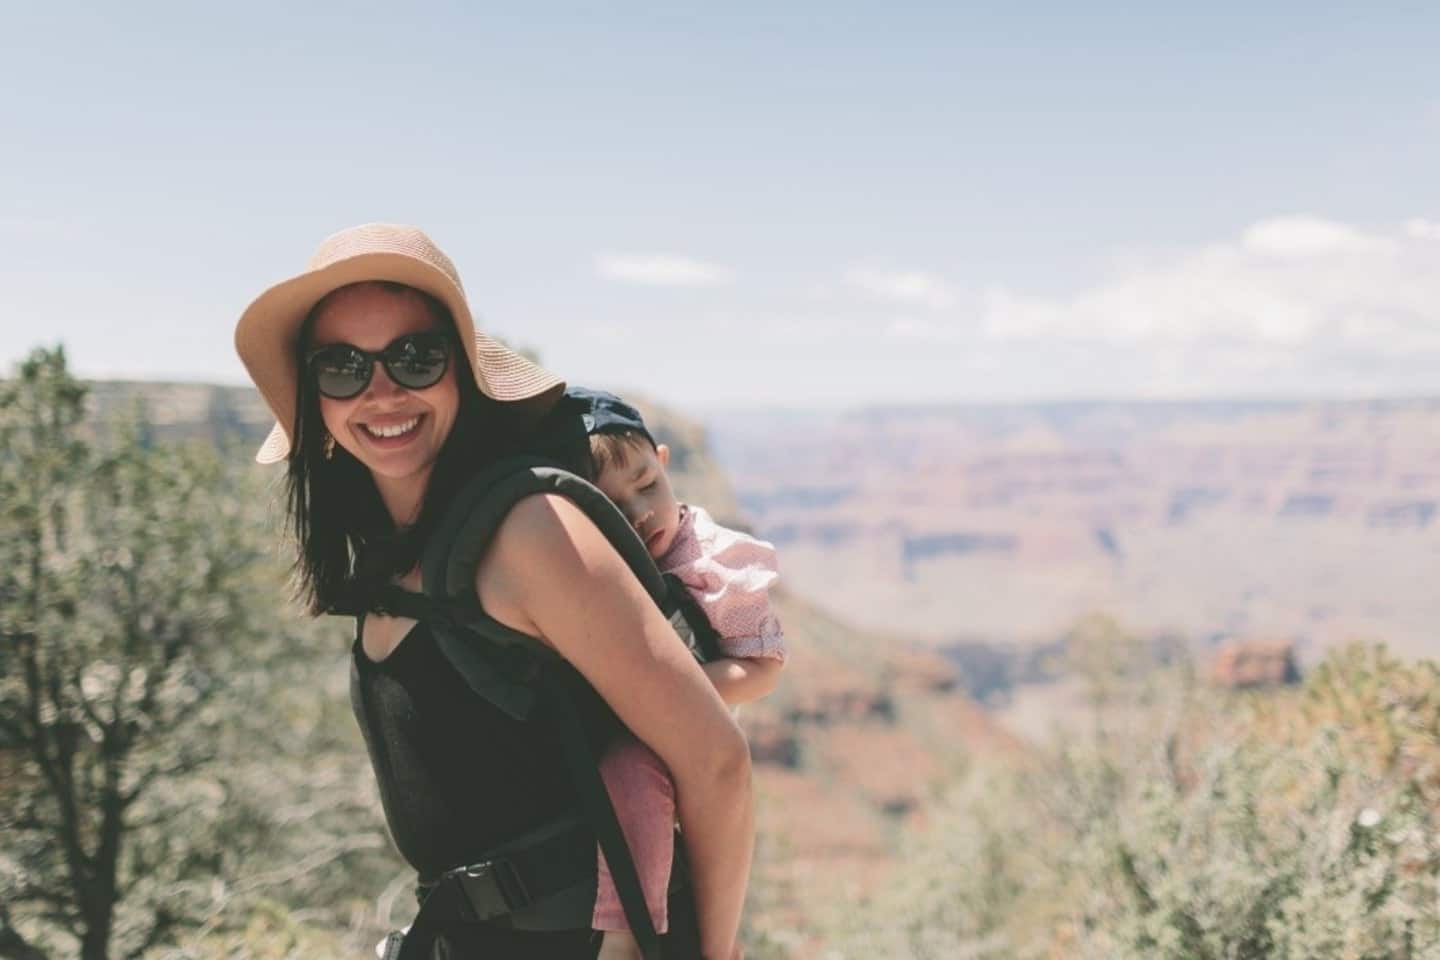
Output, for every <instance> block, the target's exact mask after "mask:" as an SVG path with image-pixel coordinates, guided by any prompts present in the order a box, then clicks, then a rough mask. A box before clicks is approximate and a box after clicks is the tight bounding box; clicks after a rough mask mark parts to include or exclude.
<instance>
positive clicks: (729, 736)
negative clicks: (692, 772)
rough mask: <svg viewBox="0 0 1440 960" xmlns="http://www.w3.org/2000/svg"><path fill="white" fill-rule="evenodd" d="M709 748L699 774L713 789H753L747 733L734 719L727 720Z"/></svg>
mask: <svg viewBox="0 0 1440 960" xmlns="http://www.w3.org/2000/svg"><path fill="white" fill-rule="evenodd" d="M722 730H723V731H724V732H723V733H720V734H719V735H717V736H716V737H715V738H714V740H713V742H712V743H711V745H710V749H709V750H707V751H706V762H705V764H704V769H703V770H702V771H699V772H700V775H701V776H702V777H703V778H704V779H705V780H706V781H707V783H708V784H709V785H710V787H709V788H710V789H712V790H713V789H719V790H733V791H748V790H749V789H750V745H749V744H748V743H747V742H746V741H745V734H744V733H743V732H741V730H740V727H739V725H738V724H736V723H735V722H734V721H733V720H732V721H731V722H730V723H728V724H726V725H725V726H724V727H723V728H722Z"/></svg>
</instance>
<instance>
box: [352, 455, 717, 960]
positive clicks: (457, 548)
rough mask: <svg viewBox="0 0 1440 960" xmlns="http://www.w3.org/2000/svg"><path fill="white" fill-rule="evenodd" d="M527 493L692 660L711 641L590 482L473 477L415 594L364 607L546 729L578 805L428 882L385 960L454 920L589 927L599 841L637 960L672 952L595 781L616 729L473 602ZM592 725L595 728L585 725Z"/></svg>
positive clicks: (552, 666) (398, 959) (510, 461)
mask: <svg viewBox="0 0 1440 960" xmlns="http://www.w3.org/2000/svg"><path fill="white" fill-rule="evenodd" d="M537 493H552V494H559V495H561V496H564V497H566V498H567V499H569V500H570V501H572V502H573V503H575V504H576V505H577V506H579V507H580V508H581V509H582V510H583V511H584V512H585V513H586V514H587V515H588V516H589V517H590V519H591V520H593V521H594V522H595V524H596V526H597V527H598V528H599V529H600V531H601V532H602V533H603V534H604V535H605V537H606V538H607V539H608V540H609V541H610V543H611V544H613V545H614V547H615V549H616V550H617V551H618V552H619V554H620V556H621V557H622V558H624V560H625V562H626V563H627V564H628V565H629V567H630V569H631V570H632V571H634V573H635V575H636V577H637V578H638V579H639V581H640V583H641V584H642V585H643V586H644V588H645V590H646V592H647V593H648V594H649V595H650V597H651V599H653V600H654V601H655V603H656V605H657V606H659V607H660V609H661V611H662V612H663V613H664V614H665V615H666V616H667V617H668V618H669V620H670V622H671V624H672V625H673V626H674V627H675V628H676V631H677V632H678V633H679V634H680V635H681V636H682V637H683V638H685V640H686V643H687V645H688V646H689V647H690V649H691V651H692V652H693V653H694V655H695V656H696V658H697V659H699V660H701V661H702V662H704V661H706V660H709V659H714V657H715V655H716V650H717V647H716V636H715V633H714V631H713V629H712V628H711V627H710V624H709V622H708V621H707V620H706V618H705V615H704V613H703V612H702V611H701V610H700V609H699V606H698V605H697V604H696V603H695V600H694V598H693V597H691V596H690V594H689V591H688V590H686V589H685V587H684V586H683V585H682V584H681V583H680V582H679V581H678V580H677V579H676V578H674V577H666V576H664V575H662V574H661V573H660V572H659V570H658V568H657V567H656V566H655V562H654V560H652V559H651V557H650V555H649V553H648V552H647V551H646V549H645V545H644V544H643V543H642V542H641V540H640V537H639V536H638V535H637V534H636V533H635V531H634V530H633V529H632V528H631V526H630V524H629V523H628V522H627V521H626V520H625V517H624V516H623V515H622V514H621V513H620V511H619V509H618V508H616V507H615V505H614V504H612V503H611V502H610V501H609V500H608V499H607V498H606V497H605V495H604V494H603V493H601V492H600V491H599V489H597V488H596V487H595V486H593V485H592V484H590V483H589V482H588V481H586V480H584V479H583V478H581V477H580V476H578V475H576V474H575V473H572V472H569V471H567V470H565V469H564V468H563V467H562V466H560V465H559V463H558V462H557V461H555V460H552V459H547V458H543V457H535V456H514V457H507V458H505V459H502V460H500V461H497V462H495V463H494V464H492V465H491V466H489V467H488V468H486V469H485V470H483V471H481V472H480V473H479V474H477V475H476V476H475V477H474V478H473V479H471V480H470V481H469V482H468V483H467V484H466V485H465V486H464V487H463V488H462V490H461V491H460V493H459V494H458V495H457V496H456V497H455V499H454V500H453V502H452V503H451V506H450V507H449V509H448V512H447V514H446V516H445V519H444V522H443V523H441V524H440V525H439V526H438V527H437V528H436V532H435V534H434V535H433V536H432V538H431V542H430V543H429V544H428V545H427V546H426V549H425V553H424V556H423V557H422V560H421V573H422V583H423V586H424V592H423V593H419V594H417V593H412V592H409V591H407V590H404V589H403V588H401V587H398V586H391V587H388V588H386V589H385V590H384V591H382V592H381V595H380V596H379V597H378V602H377V603H376V604H375V605H374V609H375V610H377V611H379V612H383V613H388V614H397V615H401V616H406V617H410V618H412V619H415V620H419V621H424V622H425V623H426V624H427V625H428V627H429V628H430V630H431V631H432V633H433V635H434V638H435V642H436V646H437V647H438V648H439V650H440V651H441V653H442V654H443V655H444V657H445V658H446V659H447V660H448V661H449V662H450V663H451V664H452V665H453V666H454V668H455V670H456V671H457V672H458V673H459V674H460V676H461V677H462V678H463V679H464V681H465V683H466V685H467V686H468V687H469V688H470V690H472V691H473V692H474V694H475V695H476V696H479V697H483V698H484V699H485V700H487V701H489V702H490V703H491V704H493V705H494V706H495V707H497V708H499V709H500V710H503V711H504V712H505V713H506V714H508V715H510V716H511V717H513V718H515V719H517V720H520V721H523V722H526V723H536V724H549V725H550V726H551V729H552V731H553V733H554V735H555V737H556V738H557V739H558V740H559V742H560V744H561V753H562V754H563V757H562V758H560V761H561V762H563V763H564V764H565V767H566V768H567V771H568V774H569V778H570V780H571V781H572V783H573V784H574V787H575V793H576V796H577V797H578V801H579V808H578V809H576V810H574V811H571V812H570V813H569V814H567V815H565V816H562V817H560V818H557V819H556V820H554V821H552V822H550V823H547V824H544V825H542V826H541V827H539V828H537V829H535V830H532V831H530V832H528V833H526V834H525V835H524V836H520V837H514V838H510V839H509V840H508V841H507V842H506V843H504V844H502V845H501V846H500V847H497V848H495V849H494V850H492V851H489V852H488V854H487V856H486V857H485V858H484V859H483V860H481V861H479V862H476V863H471V864H465V865H462V866H459V867H456V868H454V869H452V870H449V871H447V872H446V873H445V874H443V875H442V876H441V877H440V878H439V880H438V881H436V882H435V883H433V884H428V885H425V886H426V887H428V889H427V888H422V890H421V897H422V902H421V907H420V911H419V913H418V914H417V916H416V918H415V920H414V922H413V924H412V925H411V927H410V930H409V932H408V933H406V934H405V935H404V936H403V938H402V937H401V936H400V935H399V934H398V933H394V934H391V935H390V936H389V937H388V938H387V939H386V941H385V944H384V946H383V953H384V960H429V958H430V957H431V952H432V944H433V942H434V940H435V938H436V936H437V934H439V933H441V932H442V931H443V930H445V929H446V927H447V925H448V924H452V923H454V922H456V918H457V917H458V918H459V919H460V920H461V921H471V922H474V921H496V920H500V919H501V918H504V922H508V923H510V924H512V925H513V926H514V927H515V928H517V929H530V930H575V929H582V928H586V929H588V928H589V926H590V917H591V911H592V910H593V907H594V893H595V859H594V850H595V846H596V843H597V842H598V844H599V847H600V849H601V850H602V851H603V852H604V854H605V860H606V863H607V864H608V865H609V867H610V871H611V874H612V876H613V878H614V881H615V886H616V890H617V892H618V893H619V897H620V901H621V905H622V906H623V908H624V911H625V917H626V920H627V922H628V923H629V926H630V929H631V932H632V933H633V934H634V936H635V938H636V940H637V941H638V943H639V944H640V948H641V951H642V953H643V955H644V956H645V960H677V958H678V957H679V955H677V954H676V953H674V952H673V951H668V952H667V951H665V950H663V948H662V945H661V940H660V937H659V936H658V935H657V934H656V932H655V929H654V926H653V924H652V923H651V919H650V911H649V909H648V907H647V906H646V903H645V897H644V894H643V893H642V891H641V887H640V881H639V878H638V876H637V873H636V870H635V865H634V861H633V859H632V858H631V856H630V852H629V849H628V848H627V846H626V844H625V839H624V835H623V833H622V832H621V829H620V826H619V823H618V821H617V820H616V817H615V811H614V808H613V807H612V806H611V804H610V798H609V795H608V793H607V792H606V790H605V786H604V783H603V781H602V780H601V777H600V772H599V768H598V765H597V760H598V755H599V748H601V747H603V745H604V737H605V732H606V729H608V730H610V731H613V730H616V729H618V725H619V721H618V720H616V719H615V718H614V714H613V713H612V712H610V711H609V708H608V707H607V706H605V705H604V703H603V701H601V700H600V698H599V695H598V694H596V693H595V691H594V690H593V689H592V688H591V687H590V686H589V684H588V683H587V682H586V681H585V679H584V678H583V677H582V676H581V675H580V674H579V672H578V671H576V670H575V669H574V668H573V667H571V666H570V665H569V663H567V662H566V661H565V660H564V659H563V658H561V657H560V656H559V655H558V654H556V653H555V652H554V651H553V650H552V649H551V648H549V647H547V646H546V645H545V644H544V643H542V642H540V641H539V640H537V639H536V638H534V637H531V636H529V635H527V634H524V633H521V632H519V631H516V630H513V629H511V628H509V627H507V626H505V625H504V624H502V623H500V622H499V621H498V620H496V619H494V618H493V617H491V616H490V615H489V614H487V613H486V612H485V611H484V610H483V609H481V606H480V603H479V600H478V598H477V597H476V592H475V574H476V570H477V568H478V566H479V564H480V560H481V558H482V557H483V556H484V554H485V550H486V548H487V546H488V545H489V543H490V541H491V540H492V538H493V537H494V535H495V532H496V531H497V530H498V528H499V526H500V524H501V522H502V521H503V520H504V518H505V516H506V514H507V513H509V511H510V509H511V508H512V507H513V506H514V505H515V504H516V503H517V502H519V501H520V500H521V499H522V498H524V497H527V496H530V495H533V494H537ZM596 717H601V718H604V719H602V720H601V721H599V722H596V720H595V718H596ZM607 721H608V723H609V725H610V726H609V727H608V728H606V722H607ZM681 854H682V849H681V848H680V847H679V846H678V845H677V849H676V857H675V867H674V870H673V876H672V881H671V887H672V890H673V889H675V888H676V885H677V884H684V883H685V870H684V866H683V860H682V856H681ZM685 960H689V958H688V957H686V958H685Z"/></svg>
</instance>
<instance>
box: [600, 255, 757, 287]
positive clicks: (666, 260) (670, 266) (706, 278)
mask: <svg viewBox="0 0 1440 960" xmlns="http://www.w3.org/2000/svg"><path fill="white" fill-rule="evenodd" d="M595 273H596V274H597V275H598V276H600V277H603V278H604V279H606V280H614V281H617V282H619V283H633V284H638V285H640V286H647V287H714V286H719V285H721V284H724V283H728V282H730V279H731V277H732V275H733V274H732V272H731V270H730V269H729V268H728V267H725V266H722V265H720V264H717V263H707V262H705V261H703V260H695V259H693V258H691V257H684V256H678V255H675V254H664V253H661V254H602V255H600V256H598V257H596V258H595Z"/></svg>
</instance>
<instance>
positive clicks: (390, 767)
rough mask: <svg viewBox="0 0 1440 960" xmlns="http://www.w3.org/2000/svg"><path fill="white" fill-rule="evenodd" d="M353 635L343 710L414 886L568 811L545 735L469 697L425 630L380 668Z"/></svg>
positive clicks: (570, 797) (553, 749)
mask: <svg viewBox="0 0 1440 960" xmlns="http://www.w3.org/2000/svg"><path fill="white" fill-rule="evenodd" d="M356 633H357V637H356V640H355V646H354V651H353V657H352V659H351V671H350V700H351V705H352V706H353V708H354V710H355V719H356V720H357V721H359V724H360V729H361V731H362V732H363V734H364V736H365V745H366V747H367V748H368V749H369V751H370V762H371V765H372V766H373V767H374V769H375V779H376V781H377V783H378V784H379V787H380V801H381V803H382V804H383V805H384V808H385V819H386V822H387V823H388V825H389V827H390V833H391V836H392V837H393V838H394V840H395V845H396V847H398V848H399V850H400V854H401V856H403V857H404V858H405V859H406V860H407V861H408V862H409V863H410V865H411V866H413V867H414V868H415V870H416V872H417V873H419V875H420V877H421V878H422V879H424V880H433V879H434V878H435V877H436V876H438V875H439V874H440V873H442V872H444V871H445V870H448V869H449V868H451V867H455V866H460V865H461V864H466V863H474V862H476V861H477V860H479V859H481V857H482V856H483V855H484V854H485V853H486V852H487V851H489V850H491V849H493V848H494V847H496V846H498V845H499V844H500V843H502V842H503V841H505V840H506V839H509V838H511V837H514V836H516V835H518V834H521V833H524V832H525V831H526V830H530V829H533V828H534V827H537V826H539V825H540V824H542V823H545V822H546V821H548V820H551V819H554V818H555V817H556V816H558V815H560V814H561V813H564V812H566V811H569V810H573V809H575V807H576V798H575V792H574V788H573V786H572V785H571V783H570V778H569V776H568V775H567V774H566V771H565V767H564V765H563V764H561V763H560V762H559V757H560V746H559V744H558V743H556V742H555V741H554V739H553V737H552V736H551V734H550V732H549V730H548V728H547V727H546V726H545V725H543V724H527V723H522V722H521V721H518V720H515V719H513V718H511V717H510V716H508V715H507V714H505V713H504V712H503V711H501V710H499V709H498V708H496V707H495V706H493V705H492V704H490V703H489V702H487V701H486V700H484V699H482V698H481V697H478V696H476V695H475V694H474V693H473V692H472V691H471V690H470V688H469V687H468V686H466V685H465V681H464V679H463V678H461V676H460V674H459V673H457V672H456V670H455V668H454V667H453V666H451V664H450V662H449V661H448V660H446V659H445V657H444V655H443V654H442V653H441V652H440V649H439V647H438V646H436V644H435V640H434V636H433V635H432V634H431V632H430V630H429V628H428V627H427V626H426V625H425V624H424V623H418V624H416V625H415V626H414V627H412V628H411V630H410V632H409V633H408V634H406V636H405V638H404V639H403V640H401V642H400V643H399V644H398V645H396V647H395V649H394V650H393V651H392V652H391V654H390V655H389V656H388V657H386V658H385V659H384V660H382V661H380V662H379V663H376V662H374V661H372V660H371V659H370V658H369V657H367V656H366V655H365V651H364V649H363V648H362V646H361V644H360V640H359V636H358V634H359V630H358V629H357V631H356Z"/></svg>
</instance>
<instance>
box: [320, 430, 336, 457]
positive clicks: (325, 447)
mask: <svg viewBox="0 0 1440 960" xmlns="http://www.w3.org/2000/svg"><path fill="white" fill-rule="evenodd" d="M320 451H321V452H322V453H324V454H325V459H326V460H330V459H333V458H334V456H335V438H334V437H332V436H331V435H330V434H328V433H327V434H325V442H324V443H322V444H320Z"/></svg>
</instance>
